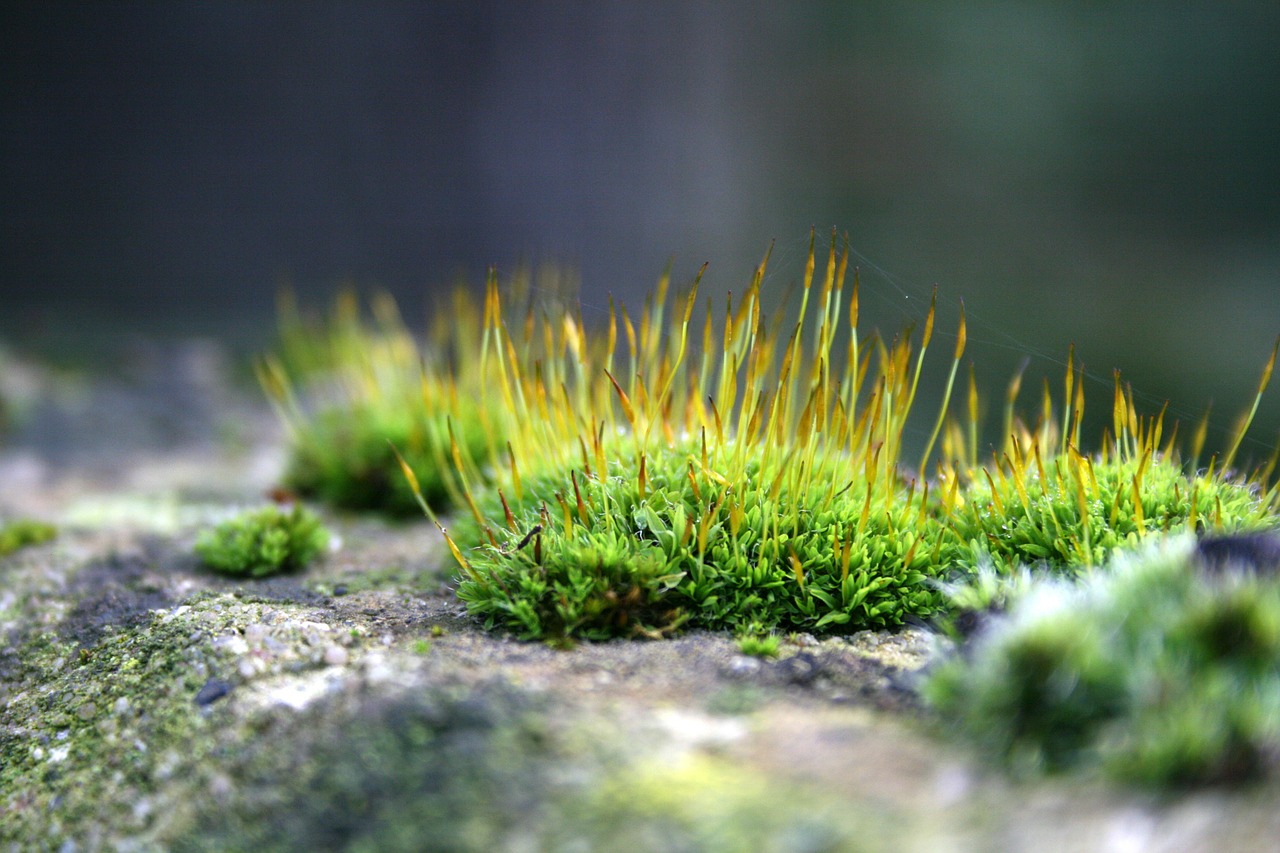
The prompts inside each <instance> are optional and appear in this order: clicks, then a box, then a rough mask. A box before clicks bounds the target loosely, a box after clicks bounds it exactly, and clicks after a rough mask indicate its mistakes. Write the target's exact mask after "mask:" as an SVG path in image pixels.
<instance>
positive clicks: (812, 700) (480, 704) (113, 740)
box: [0, 350, 1280, 853]
mask: <svg viewBox="0 0 1280 853" xmlns="http://www.w3.org/2000/svg"><path fill="white" fill-rule="evenodd" d="M201 352H205V351H204V350H201ZM202 357H203V358H207V359H210V361H209V363H211V364H214V365H217V364H219V363H221V362H220V361H219V360H218V358H214V357H212V356H208V354H207V353H206V354H205V355H204V356H202ZM202 363H204V362H202ZM209 370H214V368H209ZM157 371H158V372H157ZM157 371H153V372H149V373H146V375H147V376H151V377H153V378H154V377H156V376H159V377H160V378H159V379H156V381H155V383H154V386H155V387H151V386H143V387H141V388H138V387H130V388H128V389H126V390H127V393H123V395H122V397H123V399H120V400H113V395H114V394H118V393H119V392H118V389H116V390H113V388H114V386H112V385H110V384H106V385H103V386H93V385H91V386H90V388H91V389H92V390H91V391H90V392H87V393H89V395H90V398H91V399H93V400H94V401H95V404H96V405H99V406H104V407H107V408H110V407H112V406H120V407H121V408H120V411H125V410H129V409H130V407H132V410H133V411H135V413H137V414H138V416H139V417H148V416H150V415H148V413H154V412H164V413H165V415H164V417H165V420H164V423H163V424H160V425H150V426H148V425H143V426H142V427H140V429H142V431H143V434H144V435H152V434H154V435H164V436H167V437H169V439H171V440H167V441H166V442H159V443H156V442H153V443H152V444H151V445H148V444H146V443H140V442H138V441H131V442H126V443H125V445H124V446H122V447H114V446H113V445H112V443H111V441H110V438H111V437H110V436H109V435H108V436H105V437H104V439H105V440H104V441H102V442H100V443H95V439H94V438H93V436H92V435H91V431H87V430H82V429H78V428H77V430H76V431H74V432H73V435H72V438H74V439H75V441H76V442H79V444H77V446H76V447H74V448H70V449H69V447H68V441H70V439H67V438H65V437H64V438H59V437H57V436H45V437H42V438H40V439H39V440H36V439H35V438H32V434H31V432H30V430H31V429H34V427H31V426H29V425H28V426H27V427H24V428H23V429H25V430H27V431H25V432H24V431H23V429H19V430H16V431H12V430H11V432H10V433H9V439H8V440H9V443H8V445H7V446H0V473H13V476H5V477H3V478H0V519H4V518H9V517H13V516H16V515H31V514H34V515H38V516H41V517H44V518H47V519H49V520H52V521H55V522H57V523H59V524H60V526H61V533H60V535H59V537H58V538H57V539H55V540H54V541H52V542H50V543H47V544H44V545H39V546H33V547H30V548H27V549H24V550H21V551H19V552H16V553H15V554H13V555H11V556H9V557H5V558H0V635H2V637H3V646H2V647H0V850H14V851H25V850H41V849H46V850H67V851H72V850H74V851H92V850H132V851H151V850H228V849H254V850H259V849H261V850H317V849H334V850H392V851H395V850H475V851H513V853H514V852H515V851H540V850H566V851H569V850H582V851H586V850H606V849H628V850H639V851H669V850H670V851H675V850H699V851H701V850H707V851H722V850H723V851H739V850H769V851H864V850H865V851H879V850H884V851H889V850H892V851H912V850H918V851H936V850H954V851H967V850H975V851H978V850H1028V851H1030V850H1048V849H1052V850H1111V851H1142V850H1153V851H1154V850H1160V851H1182V850H1186V851H1192V850H1203V849H1216V850H1254V849H1266V847H1265V845H1267V844H1272V843H1274V839H1275V838H1277V837H1280V810H1277V809H1276V808H1275V803H1276V801H1277V796H1278V793H1280V792H1277V791H1275V790H1273V789H1252V790H1245V791H1216V792H1206V793H1197V794H1187V795H1182V796H1176V797H1171V798H1169V799H1167V800H1163V801H1154V800H1152V799H1150V798H1149V797H1146V796H1143V795H1140V794H1137V793H1134V792H1130V791H1126V790H1123V789H1117V788H1115V787H1113V786H1110V785H1107V784H1104V783H1102V782H1099V781H1097V780H1091V779H1080V778H1061V779H1051V780H1013V779H1010V778H1007V777H1006V776H1004V775H1002V774H1001V773H1000V772H998V771H996V770H993V769H990V768H988V767H986V766H984V765H983V764H982V763H981V761H980V760H979V757H978V756H974V755H972V754H971V753H970V752H968V751H967V750H966V748H965V745H964V744H962V743H956V742H952V741H951V740H950V738H949V732H948V731H946V730H945V729H944V728H942V727H940V726H939V725H938V724H937V723H936V722H935V721H933V720H931V719H930V718H929V716H928V714H927V713H926V712H925V711H924V710H923V709H922V708H921V707H920V705H919V703H918V702H917V700H916V698H915V694H914V692H913V690H912V683H913V678H914V674H915V673H916V672H917V671H918V670H919V669H920V668H921V667H922V666H926V665H927V662H928V659H929V655H930V650H931V648H932V645H931V643H930V640H929V637H928V636H927V634H926V633H925V632H923V631H920V630H910V631H906V632H902V633H898V634H888V633H863V634H856V635H853V636H851V637H842V638H828V639H817V638H813V637H810V636H807V635H801V636H796V637H792V638H787V639H786V640H785V641H784V642H783V643H782V648H781V653H780V655H779V657H778V658H777V659H758V658H751V657H745V656H743V655H742V654H740V653H739V651H738V648H737V645H736V643H735V642H734V640H733V639H732V638H731V637H728V636H723V635H716V634H709V633H696V632H695V633H689V634H686V635H683V636H680V637H677V638H674V639H671V640H667V641H660V642H622V641H619V642H610V643H602V644H591V645H578V646H576V647H574V648H571V649H553V648H551V647H549V646H546V645H539V644H529V643H521V642H517V641H514V640H512V639H510V638H508V637H505V636H501V635H491V634H488V633H486V632H484V631H483V630H482V629H481V628H480V626H478V625H477V624H475V623H474V622H473V620H471V619H470V618H469V617H468V616H467V614H466V612H465V610H464V608H462V607H461V606H460V604H459V603H458V601H457V600H456V599H455V598H454V596H453V594H452V588H451V583H452V581H451V577H450V571H449V567H448V565H447V560H448V558H447V553H446V551H445V549H444V548H442V547H441V542H440V540H439V535H438V534H437V533H436V531H435V530H434V528H433V527H431V526H430V525H428V524H427V523H425V522H418V523H409V524H399V525H392V524H387V523H384V522H381V521H378V520H376V519H371V518H367V517H357V516H340V515H334V514H326V515H325V520H326V523H328V524H329V525H330V526H331V528H332V529H333V530H334V532H335V533H336V534H337V540H338V542H337V545H336V547H335V549H334V550H333V551H332V552H331V553H330V554H328V555H327V556H326V557H325V558H323V559H322V560H321V561H319V563H318V564H316V565H315V566H313V567H312V568H310V569H308V570H307V571H306V572H305V573H302V574H297V575H289V576H283V577H278V578H271V579H265V580H258V581H252V580H232V579H228V578H225V577H221V576H218V575H215V574H212V573H210V572H207V571H206V570H204V569H203V568H202V567H201V566H200V564H199V562H198V561H197V560H196V559H195V558H194V557H193V555H192V550H191V549H192V543H193V542H194V539H195V536H196V534H197V533H198V532H199V531H200V530H201V529H203V528H204V527H206V526H208V525H209V524H212V523H215V522H216V521H217V520H219V519H221V518H224V517H226V516H227V514H229V513H230V512H233V511H234V510H235V509H236V508H239V507H243V506H249V505H253V504H256V503H257V502H259V501H260V500H261V499H262V495H263V494H264V492H265V490H266V489H268V488H269V487H270V486H271V485H272V484H273V482H274V477H275V476H276V473H277V472H278V470H279V461H280V459H282V452H281V434H280V431H279V430H278V429H276V428H275V426H274V423H273V422H272V420H271V419H270V416H269V413H268V412H267V411H266V407H265V406H263V405H261V404H259V403H258V402H257V401H256V397H255V395H254V394H253V392H252V389H240V390H237V389H235V388H234V387H233V386H232V385H231V383H229V382H228V381H227V380H226V377H225V375H221V374H219V378H217V379H216V381H215V380H213V379H211V378H210V374H209V372H208V371H205V370H201V371H194V372H193V371H192V370H191V369H190V364H189V363H186V362H182V361H181V360H179V366H178V368H177V375H176V377H171V376H165V375H164V371H163V370H161V369H159V368H157ZM214 373H215V374H216V373H217V371H216V370H215V371H214ZM29 374H30V376H34V377H35V378H34V379H30V381H29V382H28V384H27V385H24V388H26V389H27V390H26V392H25V393H26V395H27V396H26V397H24V401H25V402H24V406H25V407H26V408H27V409H28V410H29V411H44V410H42V409H41V407H42V406H45V407H53V409H55V410H56V409H57V407H58V405H60V404H59V399H60V398H59V396H58V393H61V392H57V393H55V389H54V385H53V384H50V383H52V381H53V380H51V379H48V378H43V379H42V376H44V374H42V373H41V372H40V371H39V370H36V369H33V370H31V371H29ZM24 377H28V378H30V377H29V376H28V374H24ZM184 377H186V378H184ZM42 382H43V383H44V384H42ZM184 382H185V383H188V384H190V383H195V385H196V387H195V388H185V386H184V385H183V383H184ZM174 383H177V384H178V386H179V389H178V391H176V392H175V391H174V390H173V386H174ZM184 388H185V390H183V389H184ZM42 389H43V390H42ZM211 389H212V390H211ZM197 392H198V393H197ZM205 393H211V394H214V395H215V397H216V400H217V402H218V405H216V406H211V405H200V406H192V407H191V409H190V412H189V417H190V418H192V419H194V420H200V419H205V420H212V421H213V422H212V423H205V422H200V423H187V424H177V425H175V424H174V422H173V416H172V413H171V412H168V411H167V410H166V409H165V407H164V406H163V405H160V403H159V401H154V400H153V401H152V402H151V403H149V405H147V406H137V405H135V404H136V402H137V400H138V399H140V397H155V396H157V395H161V396H163V395H175V394H176V396H175V397H174V399H177V400H186V399H188V397H191V396H192V395H193V394H195V395H196V396H197V397H198V396H199V394H205ZM42 394H43V395H44V396H42ZM184 395H185V396H184ZM76 399H80V398H76ZM201 399H203V398H201ZM77 405H78V404H77ZM75 411H79V410H73V411H72V412H71V415H68V414H67V413H66V412H63V413H62V414H58V412H57V411H54V412H53V413H49V412H45V414H43V415H41V417H42V418H43V419H44V420H42V421H40V422H39V423H45V424H53V425H56V424H58V423H60V422H62V420H65V418H67V417H71V416H72V415H74V413H75ZM64 416H65V417H64ZM60 419H62V420H60ZM228 420H230V421H231V422H232V424H231V425H230V426H228V425H227V424H226V423H225V422H226V421H228ZM49 428H53V427H49ZM15 436H27V439H26V440H24V441H23V442H22V443H18V442H17V441H16V440H15V438H14V437H15ZM174 436H176V438H174Z"/></svg>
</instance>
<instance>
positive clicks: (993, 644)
mask: <svg viewBox="0 0 1280 853" xmlns="http://www.w3.org/2000/svg"><path fill="white" fill-rule="evenodd" d="M1275 568H1276V567H1274V566H1270V567H1245V566H1239V565H1237V566H1231V567H1226V568H1218V569H1214V568H1212V567H1210V566H1208V565H1206V564H1205V563H1204V562H1203V561H1202V560H1200V559H1198V558H1197V557H1196V551H1195V545H1194V540H1193V539H1192V538H1191V537H1189V536H1178V537H1170V538H1166V539H1162V540H1161V541H1160V542H1159V543H1158V544H1157V545H1155V546H1154V547H1149V548H1148V549H1146V550H1144V551H1141V552H1140V553H1138V554H1135V555H1128V556H1124V557H1119V558H1117V559H1115V560H1114V561H1113V562H1112V564H1111V565H1110V566H1109V567H1107V568H1105V569H1099V570H1096V571H1094V572H1093V573H1090V574H1088V575H1086V576H1084V577H1083V578H1082V579H1081V581H1080V582H1079V583H1077V584H1072V583H1069V582H1067V581H1064V580H1051V579H1039V580H1028V579H1026V578H1024V579H1023V580H1022V581H1021V582H1020V588H1019V589H1017V590H1016V591H1014V592H1013V593H1012V594H1011V595H1010V596H1009V604H1008V611H1007V614H1006V615H1003V616H992V617H990V620H989V623H988V624H987V625H986V626H985V627H984V628H983V629H982V630H980V631H979V632H977V634H976V635H975V637H974V639H973V640H972V642H971V643H970V644H969V646H968V647H967V648H965V649H964V651H963V653H962V654H958V655H955V656H953V657H951V658H950V659H949V660H947V661H946V662H944V663H943V664H941V665H940V666H938V667H937V668H936V669H935V670H934V671H933V672H932V673H931V674H930V675H929V676H928V678H927V680H926V681H925V683H924V684H923V693H924V695H925V697H926V698H927V699H928V700H929V701H930V702H931V703H932V704H933V705H934V706H935V707H936V708H937V709H938V710H939V712H941V713H942V714H943V715H944V717H946V718H947V719H950V720H954V721H956V722H958V723H959V724H960V725H961V726H962V727H963V728H964V729H966V730H967V731H968V732H969V733H970V734H971V735H972V736H973V737H974V738H975V739H976V740H977V741H978V742H979V743H980V744H982V745H983V746H985V747H986V748H987V749H988V750H989V751H990V752H991V753H992V754H993V755H995V756H997V757H998V758H999V759H1001V760H1002V761H1004V762H1006V763H1008V764H1009V765H1011V766H1013V767H1015V768H1023V769H1030V770H1036V771H1039V770H1050V771H1052V770H1060V769H1064V768H1071V767H1086V768H1087V767H1096V768H1100V769H1101V770H1103V771H1104V772H1106V773H1108V774H1110V775H1112V776H1115V777H1117V778H1119V779H1122V780H1126V781H1132V782H1138V783H1141V784H1145V785H1149V786H1152V787H1168V786H1185V785H1194V784H1205V783H1217V782H1241V781H1247V780H1253V779H1258V778H1261V777H1263V776H1267V775H1274V774H1275V773H1276V772H1277V770H1280V766H1277V763H1276V756H1277V755H1280V670H1277V668H1276V661H1277V660H1280V577H1278V576H1277V575H1276V573H1275ZM980 597H984V596H980ZM985 597H988V598H989V597H990V596H989V595H987V596H985Z"/></svg>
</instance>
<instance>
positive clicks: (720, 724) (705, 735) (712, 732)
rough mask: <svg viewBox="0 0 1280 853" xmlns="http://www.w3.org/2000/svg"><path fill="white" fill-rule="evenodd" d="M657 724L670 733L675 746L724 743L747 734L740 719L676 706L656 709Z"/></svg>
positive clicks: (709, 745)
mask: <svg viewBox="0 0 1280 853" xmlns="http://www.w3.org/2000/svg"><path fill="white" fill-rule="evenodd" d="M657 718H658V722H659V724H661V726H662V727H663V728H664V729H666V730H667V732H668V734H669V735H670V736H671V738H670V739H671V743H672V744H673V745H675V746H681V745H683V746H685V747H687V748H698V747H717V746H725V745H727V744H730V743H733V742H734V741H736V740H741V739H742V738H743V737H745V736H746V734H747V727H746V726H745V725H744V724H743V723H742V721H741V720H736V719H732V718H723V717H711V716H707V715H706V714H697V713H692V712H690V711H682V710H680V709H678V708H663V709H661V710H659V711H658V713H657Z"/></svg>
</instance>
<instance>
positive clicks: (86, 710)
mask: <svg viewBox="0 0 1280 853" xmlns="http://www.w3.org/2000/svg"><path fill="white" fill-rule="evenodd" d="M97 713H98V706H97V705H95V704H93V703H92V702H85V703H84V704H83V705H81V706H80V707H79V708H77V709H76V716H77V717H79V718H80V719H82V720H92V719H93V718H94V717H95V716H96V715H97Z"/></svg>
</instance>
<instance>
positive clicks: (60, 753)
mask: <svg viewBox="0 0 1280 853" xmlns="http://www.w3.org/2000/svg"><path fill="white" fill-rule="evenodd" d="M70 754H71V747H70V746H55V747H54V748H53V749H51V750H49V763H50V764H59V763H61V762H63V761H66V760H67V756H68V755H70Z"/></svg>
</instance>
